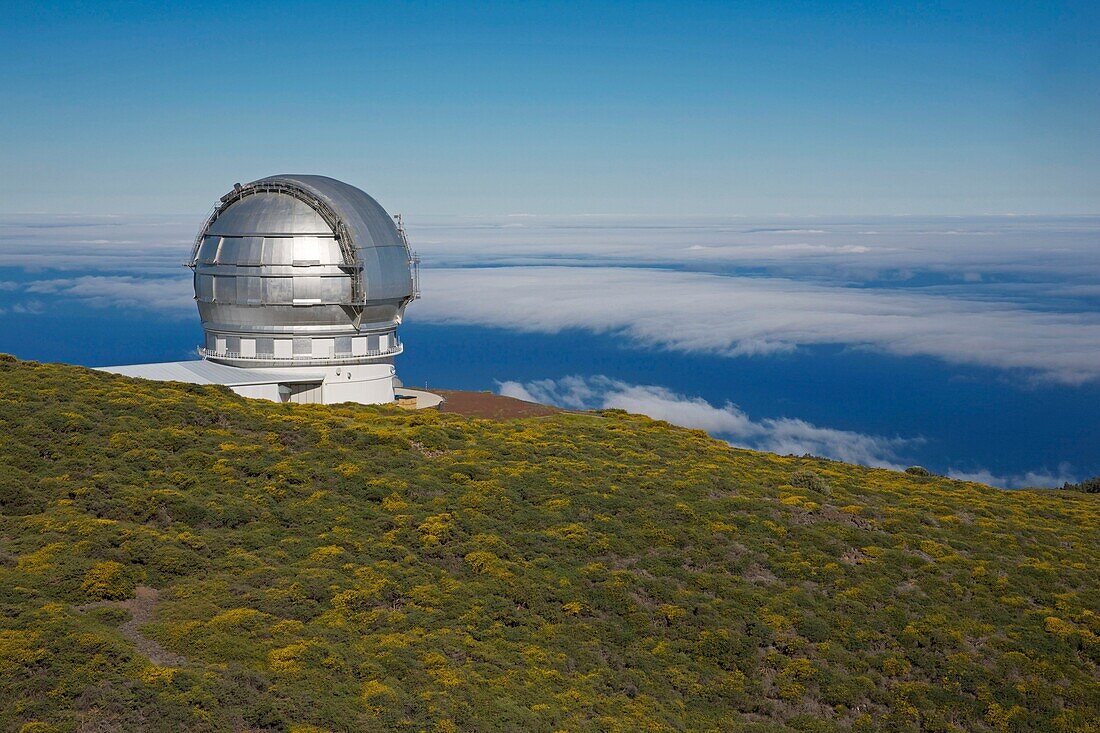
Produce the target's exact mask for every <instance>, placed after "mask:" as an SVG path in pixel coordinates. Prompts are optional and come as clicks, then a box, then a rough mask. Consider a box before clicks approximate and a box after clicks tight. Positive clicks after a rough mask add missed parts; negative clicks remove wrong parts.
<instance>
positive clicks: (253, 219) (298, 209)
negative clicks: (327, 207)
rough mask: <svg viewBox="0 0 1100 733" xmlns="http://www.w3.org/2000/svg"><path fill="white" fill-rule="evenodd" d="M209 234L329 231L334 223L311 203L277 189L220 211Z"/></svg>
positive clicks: (327, 232) (310, 232) (256, 194)
mask: <svg viewBox="0 0 1100 733" xmlns="http://www.w3.org/2000/svg"><path fill="white" fill-rule="evenodd" d="M207 234H221V235H222V236H226V235H229V236H238V237H239V236H242V235H261V236H262V235H265V234H322V235H324V234H328V235H330V236H331V234H332V227H330V226H329V225H328V224H327V223H325V220H324V218H323V217H322V216H321V215H320V214H319V213H317V211H316V210H315V209H313V208H312V207H311V206H310V205H309V204H307V203H306V202H305V201H301V200H300V199H296V198H293V197H291V196H284V195H282V194H277V193H254V194H252V195H250V196H246V197H245V198H242V199H241V200H240V201H237V202H235V203H233V204H231V205H229V206H228V207H226V208H225V209H224V210H223V211H221V212H220V213H219V214H218V218H217V219H216V220H215V221H214V222H213V223H212V224H211V225H210V228H209V229H208V230H207Z"/></svg>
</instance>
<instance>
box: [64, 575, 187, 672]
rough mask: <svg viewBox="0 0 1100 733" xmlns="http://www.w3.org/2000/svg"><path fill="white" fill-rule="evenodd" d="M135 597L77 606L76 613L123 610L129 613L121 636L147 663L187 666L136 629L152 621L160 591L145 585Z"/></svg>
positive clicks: (136, 591) (141, 586)
mask: <svg viewBox="0 0 1100 733" xmlns="http://www.w3.org/2000/svg"><path fill="white" fill-rule="evenodd" d="M134 593H135V596H134V597H133V598H129V599H127V600H125V601H98V602H96V603H88V604H86V605H83V606H77V609H76V610H77V611H80V612H82V613H83V612H84V611H87V610H88V609H90V608H104V607H110V608H125V609H126V610H128V611H129V612H130V620H129V621H127V622H126V623H124V624H122V625H120V626H119V627H118V631H119V633H120V634H122V636H123V637H124V638H125V639H126V640H127V641H129V642H130V643H132V644H133V645H134V646H136V647H137V648H138V651H139V652H141V653H142V654H144V655H145V656H147V657H149V661H150V662H152V663H153V664H156V665H158V666H161V667H180V666H183V665H185V664H187V659H186V658H185V657H182V656H180V655H179V654H174V653H173V652H170V651H168V650H167V649H165V648H164V647H162V646H161V645H160V644H158V643H157V642H156V641H154V640H153V639H150V638H149V637H147V636H145V635H144V634H142V633H141V631H140V630H139V628H138V627H140V626H141V625H142V624H144V623H148V622H149V621H152V620H153V612H154V611H155V610H156V606H157V600H158V599H159V598H160V591H159V590H157V589H156V588H150V587H149V586H147V585H139V586H138V587H137V588H135V589H134Z"/></svg>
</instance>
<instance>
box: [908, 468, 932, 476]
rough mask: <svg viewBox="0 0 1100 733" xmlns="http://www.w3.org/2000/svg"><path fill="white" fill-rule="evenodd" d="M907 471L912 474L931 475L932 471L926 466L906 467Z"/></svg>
mask: <svg viewBox="0 0 1100 733" xmlns="http://www.w3.org/2000/svg"><path fill="white" fill-rule="evenodd" d="M905 472H906V473H907V474H909V475H910V476H931V475H932V472H931V471H929V470H928V469H927V468H925V467H924V466H910V467H909V468H907V469H905Z"/></svg>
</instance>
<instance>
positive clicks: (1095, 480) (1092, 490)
mask: <svg viewBox="0 0 1100 733" xmlns="http://www.w3.org/2000/svg"><path fill="white" fill-rule="evenodd" d="M1062 488H1063V489H1064V490H1065V491H1080V492H1081V493H1082V494H1100V476H1093V477H1092V478H1090V479H1085V480H1084V481H1082V482H1081V483H1079V484H1071V483H1069V482H1068V481H1067V482H1066V483H1065V484H1063V485H1062Z"/></svg>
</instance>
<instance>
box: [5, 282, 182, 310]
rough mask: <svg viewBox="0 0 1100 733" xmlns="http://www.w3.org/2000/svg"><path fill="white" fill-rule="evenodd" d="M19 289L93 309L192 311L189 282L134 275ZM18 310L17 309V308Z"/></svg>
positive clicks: (40, 296)
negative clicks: (110, 307)
mask: <svg viewBox="0 0 1100 733" xmlns="http://www.w3.org/2000/svg"><path fill="white" fill-rule="evenodd" d="M21 289H22V291H23V292H25V293H29V294H32V295H35V296H38V297H39V302H40V300H41V298H43V297H52V298H57V299H61V300H77V301H80V302H81V303H84V304H86V305H90V306H93V307H108V306H127V307H132V308H144V309H148V310H160V311H169V312H176V313H180V314H182V312H183V311H185V310H186V311H187V312H189V313H193V312H194V310H195V302H194V291H193V289H192V286H191V280H190V278H186V279H181V278H156V277H141V276H134V275H83V276H81V277H73V278H54V279H52V280H32V281H30V282H27V283H22V284H21ZM16 307H18V306H16Z"/></svg>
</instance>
